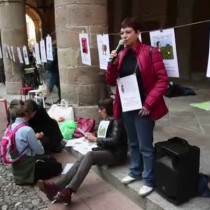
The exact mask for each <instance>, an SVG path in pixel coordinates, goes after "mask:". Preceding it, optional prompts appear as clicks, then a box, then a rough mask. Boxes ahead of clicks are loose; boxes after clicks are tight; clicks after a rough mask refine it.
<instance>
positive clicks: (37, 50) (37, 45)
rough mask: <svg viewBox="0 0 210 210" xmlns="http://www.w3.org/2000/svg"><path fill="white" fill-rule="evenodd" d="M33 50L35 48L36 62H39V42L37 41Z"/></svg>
mask: <svg viewBox="0 0 210 210" xmlns="http://www.w3.org/2000/svg"><path fill="white" fill-rule="evenodd" d="M34 50H35V59H36V64H41V58H40V51H39V44H38V43H36V44H35V46H34Z"/></svg>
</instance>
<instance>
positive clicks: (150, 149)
mask: <svg viewBox="0 0 210 210" xmlns="http://www.w3.org/2000/svg"><path fill="white" fill-rule="evenodd" d="M138 112H139V111H130V112H124V113H123V121H124V125H125V128H126V131H127V135H128V141H129V149H130V168H129V176H131V177H134V178H138V177H140V176H142V178H143V181H144V184H145V185H147V186H150V187H153V186H154V175H153V165H154V146H153V130H154V126H155V122H154V120H152V119H151V118H150V116H146V117H141V116H139V115H138Z"/></svg>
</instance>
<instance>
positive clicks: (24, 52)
mask: <svg viewBox="0 0 210 210" xmlns="http://www.w3.org/2000/svg"><path fill="white" fill-rule="evenodd" d="M23 59H24V62H25V65H29V58H28V50H27V47H26V46H23Z"/></svg>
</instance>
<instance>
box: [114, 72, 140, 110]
mask: <svg viewBox="0 0 210 210" xmlns="http://www.w3.org/2000/svg"><path fill="white" fill-rule="evenodd" d="M117 86H118V90H119V94H120V101H121V104H122V110H123V112H127V111H132V110H138V109H141V108H142V102H141V97H140V92H139V88H138V83H137V79H136V74H132V75H130V76H126V77H122V78H119V79H117Z"/></svg>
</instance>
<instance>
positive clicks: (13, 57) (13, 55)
mask: <svg viewBox="0 0 210 210" xmlns="http://www.w3.org/2000/svg"><path fill="white" fill-rule="evenodd" d="M11 53H12V60H13V61H14V62H15V53H14V48H13V46H11Z"/></svg>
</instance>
